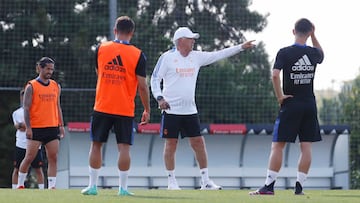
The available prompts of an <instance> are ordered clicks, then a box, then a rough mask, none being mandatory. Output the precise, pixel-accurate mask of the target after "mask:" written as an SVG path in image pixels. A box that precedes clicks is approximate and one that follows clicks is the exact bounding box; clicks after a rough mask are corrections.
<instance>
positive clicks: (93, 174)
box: [89, 166, 100, 187]
mask: <svg viewBox="0 0 360 203" xmlns="http://www.w3.org/2000/svg"><path fill="white" fill-rule="evenodd" d="M99 171H100V168H97V169H96V168H91V166H89V187H92V186H94V185H95V186H97V182H98V179H99Z"/></svg>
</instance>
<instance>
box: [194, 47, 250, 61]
mask: <svg viewBox="0 0 360 203" xmlns="http://www.w3.org/2000/svg"><path fill="white" fill-rule="evenodd" d="M242 50H243V48H242V44H239V45H236V46H232V47H229V48H225V49H222V50H219V51H212V52H202V56H201V59H200V60H201V62H200V63H201V66H206V65H209V64H212V63H214V62H216V61H219V60H221V59H224V58H228V57H230V56H233V55H235V54H237V53H239V52H240V51H242Z"/></svg>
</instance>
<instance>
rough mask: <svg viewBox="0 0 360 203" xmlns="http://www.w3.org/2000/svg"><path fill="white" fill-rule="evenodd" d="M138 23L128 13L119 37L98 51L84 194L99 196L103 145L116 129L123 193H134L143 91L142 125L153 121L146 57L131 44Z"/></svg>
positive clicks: (120, 21) (120, 24)
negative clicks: (133, 161) (131, 179)
mask: <svg viewBox="0 0 360 203" xmlns="http://www.w3.org/2000/svg"><path fill="white" fill-rule="evenodd" d="M134 30H135V23H134V22H133V20H132V19H130V18H129V17H127V16H122V17H119V18H118V19H117V20H116V23H115V28H114V33H115V36H116V39H115V40H114V41H110V42H104V43H102V44H100V46H98V47H97V50H96V73H97V75H98V78H97V84H96V97H95V105H94V112H93V115H92V117H91V130H90V136H91V147H90V154H89V186H88V187H86V188H85V189H83V190H82V191H81V193H82V194H84V195H97V194H98V191H97V180H98V177H99V171H100V168H101V165H102V159H101V151H102V144H103V143H104V142H107V140H108V137H109V132H110V130H111V129H112V128H113V129H114V133H115V136H116V142H117V146H118V153H119V155H118V162H117V165H118V169H119V171H118V173H119V193H118V195H120V196H127V195H133V193H131V192H129V191H128V188H127V180H128V171H129V169H130V146H131V145H132V144H133V120H134V111H135V96H136V92H137V91H138V92H139V95H140V99H141V102H142V104H143V107H144V111H143V113H142V117H141V123H140V124H146V123H148V122H149V120H150V101H149V100H150V99H149V88H148V86H147V84H146V69H145V68H146V57H145V55H144V54H143V52H142V51H141V50H140V49H138V48H137V47H135V46H133V45H131V44H130V40H131V38H132V36H133V34H134Z"/></svg>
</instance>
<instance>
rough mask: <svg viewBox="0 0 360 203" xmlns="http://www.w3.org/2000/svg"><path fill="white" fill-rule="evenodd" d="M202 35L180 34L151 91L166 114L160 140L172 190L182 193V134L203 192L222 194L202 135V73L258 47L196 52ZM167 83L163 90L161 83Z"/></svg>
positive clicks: (153, 78) (164, 58)
mask: <svg viewBox="0 0 360 203" xmlns="http://www.w3.org/2000/svg"><path fill="white" fill-rule="evenodd" d="M199 37H200V35H199V34H198V33H193V32H192V31H191V30H190V29H189V28H187V27H180V28H178V29H177V30H176V32H175V34H174V37H173V42H174V44H175V48H174V49H171V50H169V51H167V52H165V53H164V54H162V55H161V56H160V58H159V60H158V62H157V64H156V66H155V68H154V71H153V73H152V76H151V91H152V94H153V96H154V97H155V98H156V100H157V101H158V104H159V108H160V109H161V110H162V119H161V120H162V122H161V131H160V136H161V137H162V138H165V146H164V161H165V167H166V170H167V175H168V189H169V190H179V189H180V187H179V185H178V183H177V181H176V178H175V153H176V147H177V141H178V136H179V133H181V137H182V138H184V137H189V143H190V146H191V147H192V149H193V150H194V153H195V158H196V160H197V162H198V165H199V168H200V174H201V190H219V189H222V188H221V186H218V185H216V184H215V183H214V182H213V181H212V180H210V179H209V175H208V168H207V167H208V163H207V152H206V147H205V140H204V137H203V136H202V135H201V134H200V120H199V116H198V111H197V108H196V103H195V88H196V81H197V76H198V73H199V70H200V68H201V67H203V66H207V65H209V64H212V63H214V62H216V61H219V60H221V59H225V58H227V57H230V56H233V55H235V54H237V53H239V52H241V51H243V50H245V49H250V48H252V47H254V46H255V45H254V44H253V42H254V41H253V40H252V41H247V42H245V43H243V44H240V45H236V46H233V47H229V48H225V49H222V50H219V51H213V52H204V51H195V50H193V46H194V43H195V39H197V38H199ZM161 81H163V88H161V87H160V83H161Z"/></svg>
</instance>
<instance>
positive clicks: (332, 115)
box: [319, 98, 344, 125]
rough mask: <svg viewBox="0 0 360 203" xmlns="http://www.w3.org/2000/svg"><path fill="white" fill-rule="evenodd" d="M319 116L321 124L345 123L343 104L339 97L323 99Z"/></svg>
mask: <svg viewBox="0 0 360 203" xmlns="http://www.w3.org/2000/svg"><path fill="white" fill-rule="evenodd" d="M319 117H320V123H321V124H325V125H329V124H340V123H343V122H344V121H343V113H342V106H341V103H340V101H339V99H338V98H332V99H322V107H321V108H320V110H319Z"/></svg>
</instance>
